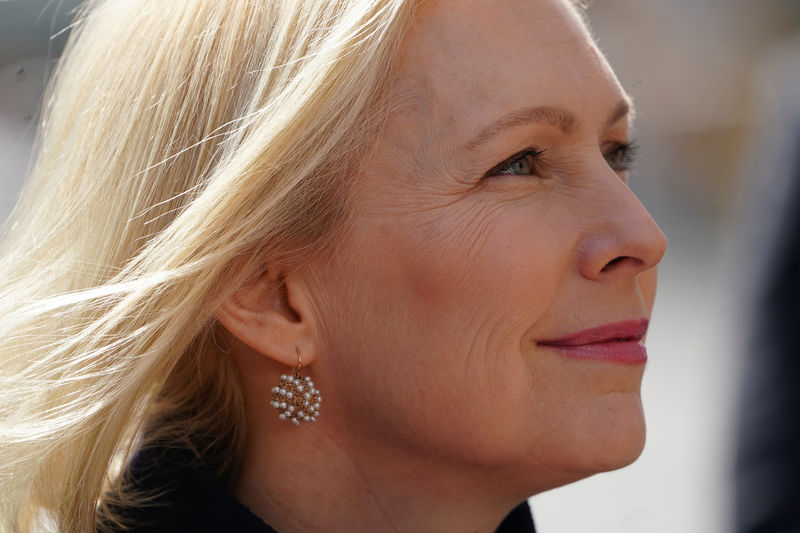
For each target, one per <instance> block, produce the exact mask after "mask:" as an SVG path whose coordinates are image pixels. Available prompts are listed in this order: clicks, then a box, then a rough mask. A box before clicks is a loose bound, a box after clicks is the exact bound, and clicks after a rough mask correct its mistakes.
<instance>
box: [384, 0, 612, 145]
mask: <svg viewBox="0 0 800 533" xmlns="http://www.w3.org/2000/svg"><path fill="white" fill-rule="evenodd" d="M398 75H399V76H398V81H399V87H401V90H400V91H399V92H398V94H401V95H402V96H403V97H404V99H405V100H406V101H407V102H411V103H412V105H413V107H414V108H415V110H416V111H417V112H418V113H421V114H422V115H423V118H424V120H425V124H426V126H427V127H428V129H431V130H433V131H432V133H442V131H445V132H447V134H448V135H453V133H454V132H457V133H456V135H457V136H460V137H466V136H467V135H468V134H470V133H474V131H475V128H477V127H481V126H483V125H485V124H487V123H489V122H491V121H492V120H494V119H496V118H497V116H499V115H501V114H504V113H507V112H509V111H513V110H515V109H519V108H523V107H527V106H532V105H551V106H556V107H562V108H565V109H569V110H571V111H573V112H575V113H576V114H577V115H578V116H579V117H580V116H582V115H586V114H587V113H592V112H597V113H598V114H599V115H602V116H603V118H605V117H606V116H607V115H608V112H609V110H608V108H607V107H603V105H602V102H605V101H606V100H607V101H608V104H607V105H608V106H610V107H613V106H614V105H615V104H616V103H617V102H619V100H620V99H621V98H622V97H623V95H624V93H623V92H622V90H621V88H620V87H619V84H618V82H617V80H616V78H615V76H614V74H613V72H612V71H611V69H610V68H609V66H608V64H607V63H606V61H605V59H604V58H603V56H602V54H600V52H599V51H598V50H597V48H596V46H595V44H594V42H593V41H592V39H591V38H590V36H589V34H588V31H587V30H586V28H585V26H584V24H583V22H582V21H581V19H580V16H579V15H578V14H577V13H576V12H575V11H574V8H573V7H572V6H571V5H569V4H568V3H567V0H431V1H427V2H424V3H423V5H422V8H421V10H420V12H419V14H418V17H417V20H416V21H415V24H414V25H413V27H412V28H411V30H410V32H409V34H408V36H407V37H406V40H405V42H404V47H403V50H402V52H401V61H400V68H399V72H398ZM419 118H420V117H416V120H419ZM417 125H418V126H419V122H417Z"/></svg>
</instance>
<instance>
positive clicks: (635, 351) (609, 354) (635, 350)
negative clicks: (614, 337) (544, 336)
mask: <svg viewBox="0 0 800 533" xmlns="http://www.w3.org/2000/svg"><path fill="white" fill-rule="evenodd" d="M542 346H547V347H549V348H553V349H555V350H556V351H558V353H560V354H561V355H563V356H565V357H568V358H570V359H590V360H594V361H608V362H609V363H619V364H623V365H638V364H641V363H644V362H646V361H647V348H645V345H644V343H643V342H641V341H611V342H597V343H592V344H578V345H576V346H564V345H548V344H542Z"/></svg>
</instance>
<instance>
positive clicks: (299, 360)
mask: <svg viewBox="0 0 800 533" xmlns="http://www.w3.org/2000/svg"><path fill="white" fill-rule="evenodd" d="M294 350H295V351H296V352H297V368H295V369H294V377H296V378H299V377H300V368H301V367H302V366H303V357H302V356H301V355H300V348H298V347H297V346H295V347H294Z"/></svg>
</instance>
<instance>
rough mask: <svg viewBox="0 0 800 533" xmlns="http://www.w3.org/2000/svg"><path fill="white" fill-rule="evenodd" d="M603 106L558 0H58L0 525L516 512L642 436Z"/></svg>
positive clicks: (5, 407)
mask: <svg viewBox="0 0 800 533" xmlns="http://www.w3.org/2000/svg"><path fill="white" fill-rule="evenodd" d="M631 115H632V111H631V107H630V103H629V99H628V98H627V96H626V95H625V93H624V91H623V90H622V89H621V87H620V85H619V83H618V82H617V80H616V78H615V77H614V74H613V73H612V71H611V70H610V68H609V67H608V65H607V63H606V62H605V60H604V59H603V57H602V55H601V54H600V53H599V51H598V50H597V48H596V47H595V45H594V44H593V42H592V40H591V38H590V36H589V34H588V32H587V30H586V28H585V26H584V24H583V22H582V20H581V18H580V15H579V14H578V13H577V11H576V10H575V8H574V7H573V6H572V5H570V4H569V3H568V2H567V1H566V0H529V1H526V2H519V1H517V0H503V1H500V2H487V1H485V0H469V1H465V0H440V1H422V2H411V1H402V0H348V1H328V2H324V1H320V0H316V1H312V0H304V1H300V0H295V1H292V2H275V1H250V2H244V1H242V2H226V3H224V4H223V3H219V2H215V1H212V0H207V1H192V2H169V3H166V2H156V1H151V2H144V3H143V2H125V1H122V0H106V1H103V0H97V1H93V2H90V4H89V5H88V6H87V8H86V11H85V12H84V14H83V15H82V17H81V22H80V23H79V24H78V25H77V26H76V28H75V29H74V30H73V36H72V41H71V44H70V46H69V49H68V51H67V53H66V57H65V59H63V61H62V63H61V65H60V68H59V70H58V72H57V76H56V80H55V85H54V90H53V92H52V95H51V98H50V99H49V101H48V102H47V112H46V114H45V118H44V121H43V129H42V134H41V145H40V148H39V153H38V156H37V162H36V166H35V168H34V170H33V173H32V176H31V178H30V182H29V184H28V185H27V189H26V190H25V192H24V194H23V196H22V199H21V200H20V203H19V206H18V207H17V209H16V210H15V213H14V215H13V217H12V220H11V222H10V224H9V226H8V235H7V237H6V242H5V247H4V250H3V256H2V257H3V260H2V276H0V279H2V280H3V282H2V283H3V292H2V298H1V299H0V301H2V305H3V311H4V313H2V315H1V316H2V317H3V318H2V322H0V324H2V329H0V338H1V340H0V353H2V379H3V383H2V392H1V393H0V394H2V397H1V398H0V400H2V401H0V405H2V407H0V409H2V432H0V434H1V435H2V447H1V448H0V457H2V469H3V470H2V476H3V477H2V479H3V493H4V494H5V495H8V497H5V498H4V499H3V502H2V504H0V505H2V513H3V520H4V522H3V524H4V526H5V527H6V528H8V529H9V530H27V529H29V528H31V527H32V525H33V524H36V523H44V524H45V525H48V524H49V525H51V526H52V527H54V528H56V529H59V530H64V531H73V530H75V531H87V530H92V529H94V528H96V527H97V528H100V529H105V530H122V529H123V526H124V525H127V526H135V527H138V528H141V529H139V530H142V531H170V530H189V531H195V530H215V528H216V527H219V528H220V529H228V530H242V531H244V530H252V531H271V530H272V529H270V527H271V528H274V530H277V531H281V532H287V531H288V532H292V531H342V530H347V531H494V530H495V529H496V528H498V526H499V524H501V521H503V519H504V517H505V516H506V515H507V514H508V513H509V512H510V511H511V510H512V509H515V508H516V509H515V511H514V512H512V513H511V515H509V518H508V519H507V521H506V522H505V523H504V524H503V525H502V526H501V527H502V528H504V530H506V531H510V530H512V529H510V528H513V527H527V528H528V530H531V529H532V523H530V517H529V514H528V510H527V507H526V506H525V505H523V506H519V507H518V504H520V502H524V501H525V499H526V498H527V497H528V496H530V495H532V494H535V493H538V492H541V491H544V490H548V489H550V488H553V487H557V486H560V485H564V484H566V483H570V482H572V481H575V480H578V479H581V478H584V477H586V476H589V475H591V474H594V473H597V472H601V471H606V470H610V469H614V468H618V467H620V466H623V465H626V464H628V463H630V462H631V461H633V460H634V459H635V458H636V457H637V456H638V454H639V453H640V451H641V449H642V446H643V442H644V422H643V418H642V412H641V402H640V397H639V387H640V381H641V376H642V372H643V369H644V364H645V360H646V353H645V351H644V347H643V344H642V340H643V336H644V334H645V331H646V329H647V320H648V317H649V313H650V309H651V307H652V304H653V298H654V292H655V267H656V264H657V263H658V262H659V260H660V259H661V257H662V255H663V253H664V249H665V240H664V236H663V234H662V233H661V231H660V230H659V229H658V227H657V226H656V224H655V223H654V222H653V220H652V219H651V218H650V216H649V215H648V213H647V212H646V211H645V209H644V208H643V207H642V205H641V204H640V203H639V201H638V200H637V199H636V198H635V196H634V195H633V193H632V192H631V191H630V189H629V188H628V186H627V184H626V180H627V173H628V167H629V165H630V162H631V161H630V160H631V156H632V149H631V141H630V138H629V122H630V119H631ZM281 375H284V376H285V377H284V378H283V379H282V378H281ZM295 376H297V377H298V381H296V382H295V381H294V377H295ZM306 377H308V378H311V379H313V383H309V382H308V381H307V380H306V379H305V378H306ZM290 378H291V379H290ZM290 393H291V394H290ZM306 394H307V395H308V396H306ZM290 396H291V397H290ZM323 399H324V401H323ZM306 402H307V403H306ZM304 409H305V411H303V410H304ZM266 524H269V526H267V525H266ZM247 528H250V529H247ZM134 530H136V529H134Z"/></svg>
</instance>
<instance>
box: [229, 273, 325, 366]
mask: <svg viewBox="0 0 800 533" xmlns="http://www.w3.org/2000/svg"><path fill="white" fill-rule="evenodd" d="M306 292H307V291H306V290H305V285H304V284H303V283H302V282H301V280H300V279H298V278H295V277H293V276H284V275H280V274H270V273H268V272H265V273H263V274H262V275H261V276H259V277H258V278H256V279H254V280H252V281H250V282H248V283H247V284H246V285H244V286H243V287H241V288H239V289H238V290H237V291H236V292H235V293H233V294H232V295H231V296H230V297H229V298H228V299H227V300H226V301H225V302H224V303H223V304H222V305H221V306H220V307H219V309H217V313H216V316H217V320H219V321H220V323H221V324H222V325H223V326H224V327H225V329H226V330H228V332H230V333H231V334H232V335H233V336H234V337H236V338H237V339H238V340H239V341H241V342H242V343H244V344H245V345H247V346H249V347H250V348H252V349H253V350H255V351H256V352H258V353H260V354H262V355H265V356H267V357H269V358H271V359H273V360H275V361H276V362H278V363H281V364H283V365H285V366H288V367H294V366H296V365H297V351H298V350H299V351H300V353H301V354H302V357H303V366H306V365H308V364H310V363H312V362H313V361H314V360H315V359H316V351H317V350H316V343H315V342H314V336H313V327H312V326H313V320H312V318H313V316H312V314H311V306H310V305H309V304H310V302H309V300H308V298H307V294H306Z"/></svg>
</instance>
